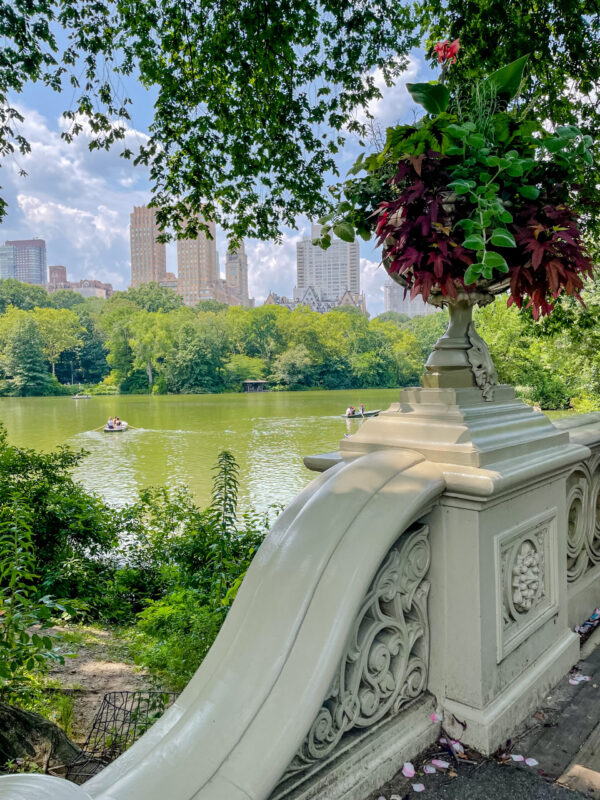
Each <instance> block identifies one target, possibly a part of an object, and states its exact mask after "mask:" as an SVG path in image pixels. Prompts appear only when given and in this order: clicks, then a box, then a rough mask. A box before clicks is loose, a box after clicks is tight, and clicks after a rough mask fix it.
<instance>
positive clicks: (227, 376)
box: [223, 353, 266, 392]
mask: <svg viewBox="0 0 600 800" xmlns="http://www.w3.org/2000/svg"><path fill="white" fill-rule="evenodd" d="M265 369H266V364H265V362H264V361H263V360H262V359H260V358H251V357H250V356H244V355H241V354H239V353H236V354H234V355H232V356H231V357H230V358H229V359H228V360H227V361H226V362H225V364H224V366H223V380H224V381H225V386H226V388H227V389H229V390H231V391H234V392H239V391H240V390H241V388H242V383H243V382H244V381H251V380H254V381H256V380H262V378H264V376H265Z"/></svg>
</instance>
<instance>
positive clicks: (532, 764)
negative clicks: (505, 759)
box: [525, 758, 540, 767]
mask: <svg viewBox="0 0 600 800" xmlns="http://www.w3.org/2000/svg"><path fill="white" fill-rule="evenodd" d="M525 763H526V764H527V766H528V767H537V765H538V764H539V763H540V762H539V761H537V759H535V758H526V759H525Z"/></svg>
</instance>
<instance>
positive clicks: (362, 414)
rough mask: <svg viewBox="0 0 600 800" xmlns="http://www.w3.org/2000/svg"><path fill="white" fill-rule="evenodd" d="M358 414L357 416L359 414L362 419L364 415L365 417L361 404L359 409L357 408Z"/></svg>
mask: <svg viewBox="0 0 600 800" xmlns="http://www.w3.org/2000/svg"><path fill="white" fill-rule="evenodd" d="M358 413H359V414H360V415H361V416H362V417H364V415H365V407H364V405H363V403H361V404H360V405H359V407H358Z"/></svg>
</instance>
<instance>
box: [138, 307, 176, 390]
mask: <svg viewBox="0 0 600 800" xmlns="http://www.w3.org/2000/svg"><path fill="white" fill-rule="evenodd" d="M131 332H132V335H131V339H130V345H131V350H132V353H133V358H134V361H133V366H134V369H135V368H137V369H143V370H145V371H146V375H147V376H148V386H149V388H150V390H152V385H153V383H154V370H156V369H157V367H158V365H159V363H161V362H163V361H164V360H165V356H166V354H167V353H168V352H169V350H170V346H171V336H172V331H171V329H170V326H169V315H168V314H163V313H161V312H148V311H138V313H137V314H135V315H134V316H133V318H132V320H131Z"/></svg>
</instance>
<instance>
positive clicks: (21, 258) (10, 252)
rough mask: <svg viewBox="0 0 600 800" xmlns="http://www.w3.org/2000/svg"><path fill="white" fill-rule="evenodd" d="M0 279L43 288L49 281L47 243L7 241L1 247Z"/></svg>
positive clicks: (34, 239)
mask: <svg viewBox="0 0 600 800" xmlns="http://www.w3.org/2000/svg"><path fill="white" fill-rule="evenodd" d="M0 277H2V278H15V279H16V280H18V281H21V282H22V283H29V284H32V285H36V286H43V285H45V284H46V283H47V281H48V265H47V259H46V242H45V240H44V239H41V238H38V237H35V238H32V239H7V240H6V241H5V242H4V245H3V246H2V247H0Z"/></svg>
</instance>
